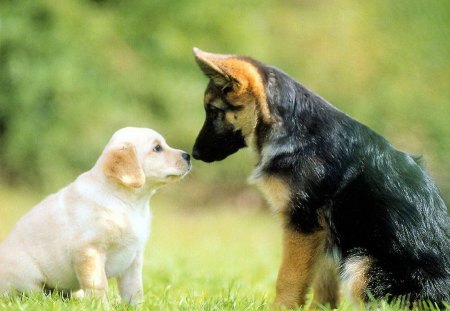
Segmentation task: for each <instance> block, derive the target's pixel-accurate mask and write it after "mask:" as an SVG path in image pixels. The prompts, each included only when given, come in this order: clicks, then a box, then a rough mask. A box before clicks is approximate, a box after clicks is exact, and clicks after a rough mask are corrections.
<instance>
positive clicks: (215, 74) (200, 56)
mask: <svg viewBox="0 0 450 311" xmlns="http://www.w3.org/2000/svg"><path fill="white" fill-rule="evenodd" d="M193 52H194V57H195V61H196V62H197V64H198V66H199V67H200V69H201V70H202V71H203V73H204V74H205V75H206V76H207V77H208V78H210V79H211V80H212V81H213V82H214V84H215V85H217V86H225V85H227V84H230V83H232V82H237V81H236V79H235V78H234V77H233V76H232V75H231V74H230V72H229V71H228V70H227V68H226V65H225V64H226V61H227V59H228V58H230V57H231V56H230V55H225V54H213V53H208V52H204V51H202V50H200V49H199V48H193Z"/></svg>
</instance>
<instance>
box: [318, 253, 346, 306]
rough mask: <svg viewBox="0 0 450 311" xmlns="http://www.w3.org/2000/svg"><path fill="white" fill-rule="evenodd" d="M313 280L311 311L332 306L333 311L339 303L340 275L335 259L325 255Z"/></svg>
mask: <svg viewBox="0 0 450 311" xmlns="http://www.w3.org/2000/svg"><path fill="white" fill-rule="evenodd" d="M315 271H316V272H315V273H316V274H315V276H314V280H313V301H312V304H311V309H316V308H317V307H319V306H320V305H325V304H327V303H329V304H330V307H331V308H332V309H335V308H337V305H338V303H339V275H338V271H337V267H336V263H335V262H334V259H333V258H331V257H330V256H329V255H324V256H323V257H322V258H321V259H320V261H319V262H318V265H317V267H316V268H315Z"/></svg>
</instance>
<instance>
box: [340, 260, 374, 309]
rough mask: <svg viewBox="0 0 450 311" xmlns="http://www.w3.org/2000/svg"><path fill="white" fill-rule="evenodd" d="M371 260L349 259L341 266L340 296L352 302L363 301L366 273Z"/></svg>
mask: <svg viewBox="0 0 450 311" xmlns="http://www.w3.org/2000/svg"><path fill="white" fill-rule="evenodd" d="M370 266H371V259H370V257H367V256H357V257H350V258H349V259H348V260H347V261H346V262H345V263H344V265H343V267H344V268H343V272H342V275H341V278H342V291H343V292H342V295H343V296H344V297H346V298H347V299H348V300H350V301H352V302H355V303H356V302H360V301H362V300H363V298H364V295H365V290H366V288H367V284H368V276H367V273H368V271H369V269H370Z"/></svg>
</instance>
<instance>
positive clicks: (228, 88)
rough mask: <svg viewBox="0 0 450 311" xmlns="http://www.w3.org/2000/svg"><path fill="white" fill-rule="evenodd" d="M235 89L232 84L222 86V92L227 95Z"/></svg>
mask: <svg viewBox="0 0 450 311" xmlns="http://www.w3.org/2000/svg"><path fill="white" fill-rule="evenodd" d="M232 90H233V86H232V85H229V84H228V85H225V86H224V87H223V88H222V94H223V95H227V94H228V93H230V92H231V91H232Z"/></svg>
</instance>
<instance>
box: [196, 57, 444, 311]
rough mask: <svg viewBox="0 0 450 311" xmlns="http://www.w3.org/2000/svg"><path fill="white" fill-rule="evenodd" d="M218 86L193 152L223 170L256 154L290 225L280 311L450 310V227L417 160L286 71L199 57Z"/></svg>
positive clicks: (207, 99) (266, 188)
mask: <svg viewBox="0 0 450 311" xmlns="http://www.w3.org/2000/svg"><path fill="white" fill-rule="evenodd" d="M194 55H195V59H196V61H197V63H198V65H199V66H200V68H201V70H202V71H203V72H204V74H205V75H206V76H207V77H208V78H209V79H210V81H209V84H208V87H207V88H206V92H205V96H204V107H205V111H206V120H205V123H204V125H203V128H202V129H201V131H200V133H199V135H198V137H197V140H196V142H195V145H194V148H193V156H194V157H195V158H196V159H199V160H202V161H205V162H213V161H220V160H223V159H225V158H226V157H227V156H229V155H231V154H233V153H235V152H236V151H238V150H239V149H241V148H243V147H246V146H249V147H250V148H252V149H253V150H255V151H256V153H257V155H258V157H259V161H258V163H257V164H256V168H255V170H254V172H253V175H252V178H251V179H252V180H253V181H254V182H255V183H256V184H257V185H259V187H260V188H261V189H262V191H263V192H264V193H265V195H266V197H267V199H268V201H269V202H270V204H271V206H272V207H273V208H274V209H275V210H276V211H278V212H279V213H280V214H281V215H282V219H283V228H284V229H283V231H284V232H283V255H282V263H281V267H280V270H279V274H278V279H277V284H276V298H275V305H281V306H287V307H294V306H298V305H303V304H304V303H305V294H306V293H307V290H308V288H309V287H310V286H312V287H313V290H314V298H313V300H314V303H320V304H325V303H330V304H331V305H332V306H335V305H336V304H337V303H338V299H339V297H338V294H337V293H338V289H339V287H340V289H341V292H343V293H344V294H346V296H347V297H349V298H350V299H351V301H355V302H357V301H367V300H368V298H369V297H370V296H371V295H372V296H373V297H376V298H386V297H399V296H401V297H403V298H405V297H406V298H409V300H412V301H416V300H428V301H431V302H434V303H437V304H442V302H443V301H446V302H450V217H449V215H448V212H447V208H446V206H445V203H444V201H443V199H442V198H441V196H440V195H439V190H438V188H437V187H436V186H435V184H434V183H433V181H432V180H431V178H430V177H429V176H428V175H427V173H426V172H425V171H424V169H423V168H422V167H421V166H420V163H419V161H418V159H417V158H415V157H413V156H411V155H409V154H406V153H403V152H401V151H398V150H396V149H395V148H394V147H393V146H392V145H391V144H390V143H389V142H388V141H386V139H384V138H383V137H381V136H380V135H378V134H377V133H375V132H374V131H372V130H371V129H369V128H368V127H366V126H364V125H363V124H361V123H359V122H358V121H355V120H354V119H352V118H351V117H349V116H348V115H346V114H345V113H343V112H341V111H339V110H338V109H336V108H335V107H333V106H332V105H331V104H330V103H328V102H327V101H325V100H324V99H323V98H321V97H319V96H318V95H316V94H314V93H313V92H312V91H310V90H308V89H307V88H305V87H304V86H303V85H301V84H300V83H298V82H296V81H294V80H293V79H292V78H291V77H289V76H288V75H287V74H285V73H284V72H282V71H281V70H279V69H277V68H274V67H271V66H267V65H264V64H262V63H260V62H258V61H256V60H254V59H251V58H249V57H244V56H238V55H222V54H212V53H207V52H204V51H201V50H199V49H197V48H194Z"/></svg>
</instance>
